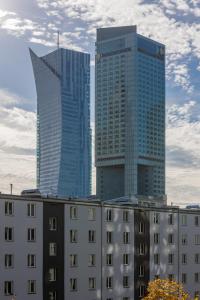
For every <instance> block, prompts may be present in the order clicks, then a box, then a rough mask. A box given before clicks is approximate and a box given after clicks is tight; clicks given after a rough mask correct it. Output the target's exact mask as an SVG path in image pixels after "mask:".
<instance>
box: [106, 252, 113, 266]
mask: <svg viewBox="0 0 200 300" xmlns="http://www.w3.org/2000/svg"><path fill="white" fill-rule="evenodd" d="M106 264H107V266H112V264H113V255H112V254H106Z"/></svg>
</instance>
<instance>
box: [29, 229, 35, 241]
mask: <svg viewBox="0 0 200 300" xmlns="http://www.w3.org/2000/svg"><path fill="white" fill-rule="evenodd" d="M35 240H36V229H35V228H28V242H35Z"/></svg>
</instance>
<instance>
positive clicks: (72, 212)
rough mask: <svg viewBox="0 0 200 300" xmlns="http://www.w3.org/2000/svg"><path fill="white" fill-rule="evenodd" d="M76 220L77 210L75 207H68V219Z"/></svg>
mask: <svg viewBox="0 0 200 300" xmlns="http://www.w3.org/2000/svg"><path fill="white" fill-rule="evenodd" d="M77 218H78V208H77V207H76V206H70V219H72V220H75V219H77Z"/></svg>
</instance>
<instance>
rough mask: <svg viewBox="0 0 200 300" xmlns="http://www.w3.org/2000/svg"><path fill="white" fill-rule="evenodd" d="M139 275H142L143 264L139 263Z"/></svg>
mask: <svg viewBox="0 0 200 300" xmlns="http://www.w3.org/2000/svg"><path fill="white" fill-rule="evenodd" d="M139 277H144V265H139Z"/></svg>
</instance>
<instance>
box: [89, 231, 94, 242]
mask: <svg viewBox="0 0 200 300" xmlns="http://www.w3.org/2000/svg"><path fill="white" fill-rule="evenodd" d="M88 241H89V243H95V241H96V232H95V230H89V231H88Z"/></svg>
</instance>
